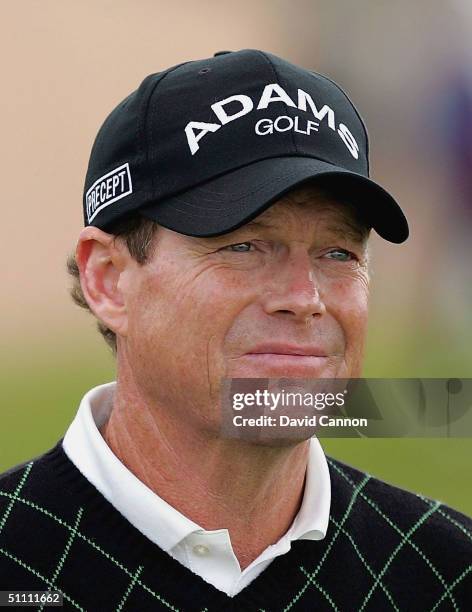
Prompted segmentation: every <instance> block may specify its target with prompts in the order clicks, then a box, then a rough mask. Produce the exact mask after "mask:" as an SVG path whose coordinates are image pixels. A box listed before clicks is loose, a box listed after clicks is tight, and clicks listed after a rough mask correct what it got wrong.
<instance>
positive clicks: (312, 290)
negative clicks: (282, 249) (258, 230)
mask: <svg viewBox="0 0 472 612" xmlns="http://www.w3.org/2000/svg"><path fill="white" fill-rule="evenodd" d="M264 309H265V311H266V312H267V314H272V315H274V314H276V315H281V316H285V317H287V318H291V319H293V320H300V321H303V322H307V320H310V319H312V318H314V317H320V316H321V315H322V314H324V313H325V312H326V307H325V304H324V301H323V299H322V297H321V295H320V286H319V282H318V280H317V279H316V276H315V270H314V266H313V262H312V260H311V257H310V255H309V254H308V253H307V252H306V251H298V252H297V253H293V254H290V256H288V257H287V259H286V260H285V261H284V262H283V263H280V264H279V266H278V267H277V268H276V269H275V270H274V279H273V283H272V286H271V290H270V291H269V292H268V293H267V294H266V296H265V299H264Z"/></svg>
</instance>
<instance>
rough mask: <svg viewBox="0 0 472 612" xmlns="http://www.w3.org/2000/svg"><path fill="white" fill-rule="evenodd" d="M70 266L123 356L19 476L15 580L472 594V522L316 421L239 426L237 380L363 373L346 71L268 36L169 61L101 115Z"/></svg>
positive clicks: (244, 597)
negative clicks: (337, 78) (273, 429)
mask: <svg viewBox="0 0 472 612" xmlns="http://www.w3.org/2000/svg"><path fill="white" fill-rule="evenodd" d="M84 221H85V226H86V227H85V228H84V229H83V230H82V231H81V233H80V237H79V240H78V244H77V249H76V253H75V259H74V258H73V259H71V260H70V261H69V270H70V271H71V272H72V274H73V275H74V276H75V279H76V284H75V286H74V288H73V296H74V299H75V300H76V302H77V303H79V304H80V305H82V306H84V307H87V308H89V309H90V310H91V311H92V312H93V314H94V315H95V316H96V318H97V319H98V321H99V328H100V330H101V332H102V333H103V335H104V337H105V338H106V340H107V342H108V343H109V344H110V345H111V346H112V348H113V350H114V352H115V353H116V358H117V377H116V378H117V380H116V383H109V384H106V385H101V386H99V387H96V388H94V389H92V390H90V391H89V392H88V393H87V394H86V395H85V396H84V398H83V400H82V402H81V405H80V407H79V410H78V413H77V416H76V418H75V419H74V421H73V423H72V424H71V425H70V427H69V429H68V430H67V432H66V434H65V436H64V438H63V439H61V440H60V441H59V442H58V443H57V445H56V446H55V447H54V448H52V449H51V450H49V451H48V452H47V453H45V454H44V455H42V456H40V457H37V458H36V459H34V460H32V461H30V462H27V463H25V464H22V465H21V466H17V467H15V468H12V470H9V471H8V472H7V473H5V474H4V475H2V477H1V478H0V492H1V496H0V503H1V505H0V588H1V589H2V590H6V589H8V590H10V591H14V590H16V591H18V590H50V591H60V592H61V593H62V594H63V598H64V605H65V606H66V608H67V609H82V610H85V609H86V610H100V611H101V610H135V611H138V610H139V611H140V612H141V611H143V610H160V609H163V610H164V609H167V610H185V611H186V610H199V611H203V610H207V611H211V610H215V611H216V610H218V611H219V610H241V611H256V610H267V611H268V610H389V609H393V610H449V609H450V610H465V609H467V607H468V603H469V604H470V596H471V593H472V590H471V581H472V542H471V539H472V521H471V520H470V519H469V518H468V517H466V516H464V515H463V514H461V513H459V512H456V511H455V510H453V509H452V508H449V507H447V506H445V505H442V504H441V503H440V502H438V501H436V500H431V499H427V498H424V497H421V496H417V495H415V494H413V493H410V492H408V491H403V490H401V489H399V488H397V487H394V486H391V485H389V484H387V483H384V482H382V481H380V480H378V479H376V478H373V477H371V476H370V475H368V474H365V473H363V472H361V471H359V470H357V469H355V468H354V467H351V466H348V465H346V464H344V463H342V462H340V461H337V460H334V459H332V458H326V457H325V456H324V454H323V451H322V449H321V446H320V444H319V441H318V440H317V438H316V437H312V436H311V434H310V433H308V431H307V430H306V431H305V432H303V430H301V431H300V433H299V435H298V437H297V438H296V439H288V438H284V437H281V438H279V439H277V437H276V438H275V439H271V440H266V439H261V440H260V441H254V440H249V439H245V438H244V437H242V438H234V437H231V436H227V435H224V434H223V430H222V418H223V415H222V409H221V408H222V407H221V388H222V380H223V379H228V378H229V379H244V378H261V379H271V378H279V377H288V378H332V379H337V378H351V377H358V376H360V374H361V368H362V358H363V350H364V338H365V333H366V325H367V305H368V287H369V274H368V250H367V241H368V237H369V232H370V230H371V228H374V229H375V231H376V232H377V233H378V234H379V235H381V236H382V237H384V238H385V239H387V240H389V241H391V242H396V243H401V242H403V241H404V240H405V239H406V238H407V236H408V226H407V222H406V220H405V217H404V215H403V213H402V211H401V210H400V208H399V206H398V205H397V204H396V202H395V201H394V199H393V198H392V197H391V196H390V195H389V194H388V193H387V192H386V191H384V190H383V189H382V188H381V187H380V186H379V185H377V184H376V183H374V182H373V181H371V180H370V179H369V178H368V141H367V133H366V130H365V127H364V124H363V122H362V120H361V118H360V116H359V115H358V113H357V111H356V109H355V108H354V106H353V105H352V103H351V102H350V100H349V98H348V97H347V96H346V94H345V93H344V92H343V91H342V90H341V89H340V88H339V87H338V86H337V85H336V84H335V83H333V82H332V81H330V80H329V79H327V78H326V77H323V76H321V75H319V74H316V73H313V72H310V71H307V70H304V69H301V68H299V67H297V66H294V65H292V64H290V63H289V62H287V61H285V60H283V59H281V58H278V57H276V56H274V55H272V54H269V53H263V52H260V51H256V50H243V51H238V52H221V53H217V54H215V56H214V57H213V58H209V59H206V60H201V61H194V62H187V63H185V64H181V65H179V66H176V67H173V68H170V69H168V70H165V71H163V72H161V73H158V74H154V75H150V76H149V77H147V78H146V79H145V80H144V81H143V83H142V84H141V86H140V87H139V88H138V90H137V91H135V92H133V93H132V94H131V95H130V96H128V97H127V98H126V99H125V100H124V101H123V102H122V103H121V104H119V105H118V106H117V107H116V109H115V110H114V111H113V112H112V113H111V114H110V116H109V117H108V118H107V120H106V121H105V123H104V124H103V126H102V128H101V129H100V131H99V133H98V136H97V138H96V141H95V144H94V147H93V150H92V154H91V159H90V164H89V168H88V173H87V177H86V183H85V190H84Z"/></svg>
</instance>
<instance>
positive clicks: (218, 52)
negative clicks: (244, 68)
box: [213, 51, 232, 57]
mask: <svg viewBox="0 0 472 612" xmlns="http://www.w3.org/2000/svg"><path fill="white" fill-rule="evenodd" d="M226 53H232V51H217V52H216V53H214V54H213V57H218V55H226Z"/></svg>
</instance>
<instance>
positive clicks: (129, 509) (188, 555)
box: [63, 382, 331, 596]
mask: <svg viewBox="0 0 472 612" xmlns="http://www.w3.org/2000/svg"><path fill="white" fill-rule="evenodd" d="M115 386H116V382H111V383H107V384H104V385H99V386H98V387H94V388H93V389H90V391H88V392H87V393H86V394H85V395H84V397H83V398H82V401H81V402H80V406H79V409H78V411H77V414H76V416H75V418H74V420H73V421H72V423H71V424H70V426H69V428H68V429H67V431H66V433H65V436H64V440H63V448H64V451H65V453H66V454H67V456H68V457H69V459H70V460H71V461H72V462H73V463H74V464H75V465H76V467H77V468H78V469H79V470H80V471H81V472H82V474H83V475H84V476H85V477H86V478H87V479H88V480H89V481H90V482H91V483H92V484H93V485H94V486H95V487H96V488H97V489H98V490H99V491H100V493H101V494H102V495H103V496H104V497H105V498H106V499H107V500H108V501H109V502H110V503H111V504H112V505H113V506H114V507H115V508H116V509H117V510H118V511H119V512H121V514H122V515H123V516H124V517H125V518H126V519H127V520H128V521H129V522H130V523H131V524H132V525H133V526H134V527H136V529H138V530H139V531H140V532H141V533H143V534H144V535H145V536H146V537H147V538H149V539H150V540H151V541H152V542H154V543H155V544H157V545H158V546H159V547H160V548H162V549H163V550H164V551H166V552H167V553H168V554H170V555H171V556H172V557H174V559H176V560H177V561H179V562H180V563H182V565H185V567H187V568H188V569H190V570H191V571H192V572H194V573H195V574H197V575H199V576H201V577H202V578H203V579H204V580H206V581H207V582H209V583H210V584H212V585H213V586H215V587H216V588H217V589H219V590H220V591H223V592H224V593H226V594H227V595H229V596H233V595H236V593H238V592H239V591H241V590H242V589H243V588H244V587H246V586H247V585H248V584H249V583H250V582H252V580H254V578H256V577H257V576H258V575H259V574H260V573H261V572H262V571H263V570H264V569H265V568H266V567H267V566H268V565H269V564H270V563H271V561H273V560H274V559H275V558H276V557H278V556H279V555H283V554H284V553H286V552H288V551H289V550H290V548H291V542H292V541H293V540H298V539H303V540H321V539H322V538H324V537H325V535H326V530H327V527H328V521H329V511H330V505H331V481H330V476H329V469H328V465H327V462H326V457H325V455H324V452H323V449H322V447H321V444H320V442H319V440H318V439H317V438H316V437H313V438H311V440H310V452H309V458H308V466H307V474H306V480H305V489H304V494H303V500H302V505H301V507H300V510H299V512H298V514H297V516H296V517H295V519H294V521H293V523H292V525H291V526H290V528H289V529H288V531H287V532H286V533H285V534H284V535H283V536H282V537H281V538H280V540H279V541H278V542H277V543H276V544H274V545H272V546H268V547H267V548H266V549H265V550H264V551H263V552H262V553H261V554H260V555H259V556H258V557H257V558H256V559H254V561H252V563H251V564H250V565H248V566H247V567H246V568H245V569H244V570H243V571H241V568H240V565H239V562H238V560H237V558H236V556H235V554H234V551H233V547H232V545H231V540H230V537H229V532H228V530H227V529H216V530H214V531H207V530H205V529H202V527H200V526H199V525H197V524H196V523H194V522H193V521H191V520H190V519H188V518H187V517H186V516H184V515H183V514H182V513H181V512H179V511H178V510H177V509H176V508H174V507H172V506H171V505H170V504H168V503H167V502H166V501H164V500H163V499H162V498H161V497H159V496H158V495H157V494H156V493H154V491H152V490H151V489H150V488H149V487H148V486H147V485H145V484H144V483H143V482H141V481H140V480H139V479H138V478H137V477H136V476H135V475H134V474H133V473H132V472H131V471H130V470H129V469H128V468H127V467H126V466H125V465H124V464H123V463H122V462H121V461H120V460H119V459H118V457H116V455H115V454H114V453H113V452H112V450H111V449H110V447H109V446H108V444H107V443H106V442H105V440H104V439H103V437H102V435H101V433H100V431H99V428H101V427H102V425H103V424H104V423H105V422H106V421H107V420H108V418H109V416H110V413H111V410H112V408H113V394H114V390H115Z"/></svg>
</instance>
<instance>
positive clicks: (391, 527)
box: [0, 439, 472, 612]
mask: <svg viewBox="0 0 472 612" xmlns="http://www.w3.org/2000/svg"><path fill="white" fill-rule="evenodd" d="M327 460H328V466H329V470H330V476H331V487H332V501H331V512H330V523H329V527H328V532H327V535H326V537H325V538H324V539H323V540H319V541H312V540H297V541H295V542H293V543H292V548H291V550H290V551H289V552H287V553H286V554H284V555H281V556H279V557H277V558H276V559H275V560H274V561H273V562H272V563H271V564H270V565H269V566H268V567H267V568H266V569H265V570H264V571H263V572H262V573H261V574H260V575H259V576H258V577H256V578H255V579H254V580H253V581H252V582H251V583H250V584H249V585H248V586H247V587H245V588H244V589H243V590H242V591H240V592H239V593H238V594H236V595H235V596H234V597H230V596H228V595H226V594H225V593H223V592H222V591H220V590H218V589H216V588H215V587H213V586H212V585H211V584H209V583H207V582H206V581H205V580H203V579H202V578H201V577H200V576H197V575H196V574H194V573H193V572H192V571H191V570H189V569H187V568H186V567H184V566H183V565H181V564H180V563H179V562H178V561H176V560H175V559H173V558H172V557H171V556H170V555H168V554H167V553H166V552H165V551H163V550H162V549H160V548H159V547H158V546H157V545H155V544H154V543H153V542H151V541H150V540H149V539H148V538H146V537H145V536H144V535H143V534H142V533H141V532H140V531H138V530H137V529H136V528H135V527H134V526H133V525H132V524H131V523H130V522H128V520H127V519H125V518H124V517H123V515H122V514H120V512H119V511H118V510H116V509H115V508H114V507H113V506H112V505H111V504H110V503H109V502H108V501H107V500H106V499H105V498H104V497H103V496H102V494H101V493H100V492H99V491H98V490H97V489H96V488H95V487H94V486H93V485H92V484H91V483H90V482H89V481H88V480H87V479H86V478H85V477H84V476H83V475H82V473H81V472H80V471H79V470H78V469H77V468H76V466H75V465H74V464H73V463H72V462H71V461H70V459H69V458H68V457H67V455H66V454H65V452H64V450H63V448H62V439H61V440H60V441H59V442H58V443H57V444H56V445H55V446H54V447H53V448H51V449H50V450H49V451H48V452H46V453H44V454H43V455H40V456H39V457H37V458H35V459H32V460H31V461H29V462H26V463H23V464H21V465H19V466H16V467H14V468H12V469H10V470H8V471H7V472H5V473H4V474H1V475H0V590H3V591H5V590H23V591H24V590H35V591H46V590H58V591H61V592H62V594H63V602H64V606H63V609H64V610H92V611H97V612H106V611H109V610H114V611H123V610H124V611H132V612H147V611H150V610H153V611H154V610H182V611H184V612H187V611H189V612H194V611H195V612H226V611H241V612H272V611H289V610H293V611H300V610H303V611H307V612H308V611H309V612H315V611H316V612H324V611H332V610H339V611H342V612H345V611H349V612H351V611H352V612H361V611H363V610H366V611H372V610H375V611H381V612H383V611H385V610H386V611H388V610H399V611H401V612H406V611H415V612H423V611H425V610H431V611H436V610H437V611H439V612H444V611H445V610H464V611H466V610H472V519H470V518H468V517H467V516H465V515H463V514H461V513H459V512H457V511H455V510H453V509H452V508H450V507H448V506H446V505H444V504H442V503H441V502H439V501H436V500H433V499H429V498H426V497H423V496H420V495H416V494H414V493H411V492H409V491H405V490H403V489H400V488H397V487H394V486H392V485H390V484H387V483H385V482H383V481H381V480H379V479H377V478H374V477H372V476H370V475H369V474H366V473H364V472H362V471H359V470H357V469H355V468H354V467H352V466H349V465H347V464H345V463H343V462H341V461H338V460H335V459H333V458H331V457H327ZM25 609H26V608H25ZM28 609H30V608H28ZM37 609H38V610H42V609H44V608H43V607H41V606H40V605H38V607H37Z"/></svg>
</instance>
